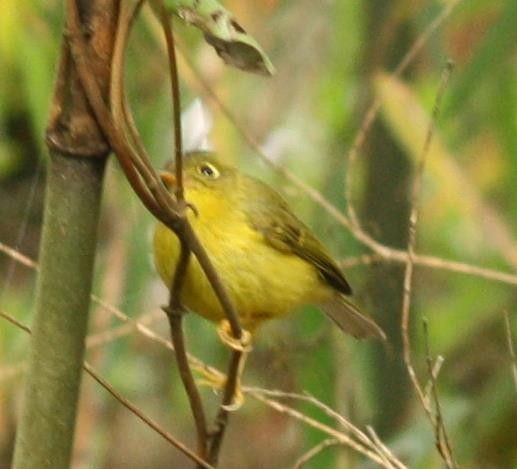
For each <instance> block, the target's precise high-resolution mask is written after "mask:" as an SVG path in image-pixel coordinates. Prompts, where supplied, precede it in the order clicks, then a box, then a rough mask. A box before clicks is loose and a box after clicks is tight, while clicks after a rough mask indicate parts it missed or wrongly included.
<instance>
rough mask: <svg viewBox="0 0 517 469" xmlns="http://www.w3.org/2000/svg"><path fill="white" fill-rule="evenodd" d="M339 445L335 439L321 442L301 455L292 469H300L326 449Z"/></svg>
mask: <svg viewBox="0 0 517 469" xmlns="http://www.w3.org/2000/svg"><path fill="white" fill-rule="evenodd" d="M339 445H341V442H340V441H339V440H336V439H335V438H328V439H326V440H323V441H322V442H321V443H320V444H318V445H316V446H314V447H313V448H311V449H310V450H309V451H307V452H306V453H304V454H302V455H301V456H300V457H299V458H298V459H297V460H296V461H295V463H294V464H293V469H300V468H302V467H303V466H305V464H307V463H308V462H309V461H310V460H311V459H314V458H315V457H316V456H318V454H320V453H321V452H322V451H324V450H326V449H327V448H331V447H332V446H339Z"/></svg>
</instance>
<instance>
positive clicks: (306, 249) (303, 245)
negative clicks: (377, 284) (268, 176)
mask: <svg viewBox="0 0 517 469" xmlns="http://www.w3.org/2000/svg"><path fill="white" fill-rule="evenodd" d="M254 182H255V183H257V184H260V186H261V187H260V190H257V191H253V192H254V195H256V197H259V198H260V200H257V199H256V198H255V199H253V198H252V200H248V201H246V203H247V204H249V206H248V210H247V213H248V214H249V223H250V224H251V225H252V226H253V228H255V229H256V230H257V231H259V232H260V233H262V234H263V235H264V239H265V240H266V241H267V242H268V243H269V244H270V245H271V246H272V247H274V248H275V249H278V250H279V251H282V252H287V253H292V254H294V255H296V256H298V257H300V258H302V259H304V260H306V261H307V262H309V263H311V264H312V265H313V266H314V267H315V268H316V269H317V270H318V272H319V274H320V275H321V277H322V278H323V280H324V281H325V282H327V283H328V284H329V285H330V286H331V287H333V288H335V289H336V290H337V291H339V292H341V293H343V294H345V295H351V294H352V289H351V288H350V285H349V284H348V282H347V281H346V279H345V277H344V276H343V274H342V273H341V271H340V270H339V267H338V266H337V265H336V263H335V262H334V261H333V260H332V258H331V257H330V255H329V254H328V253H327V250H326V249H325V247H324V246H323V245H322V244H321V242H320V241H319V240H318V239H317V238H316V237H315V236H314V235H313V234H312V232H311V230H310V229H309V228H308V227H307V226H305V225H304V224H303V223H302V222H301V221H300V220H299V219H298V218H296V216H295V215H294V214H293V213H292V212H291V210H290V209H289V206H288V205H287V203H286V202H285V201H284V200H283V199H282V198H281V197H280V196H279V195H278V194H277V193H276V192H274V191H272V190H271V189H270V188H269V187H268V186H266V185H263V184H261V183H260V182H259V181H254Z"/></svg>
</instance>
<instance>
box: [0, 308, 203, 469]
mask: <svg viewBox="0 0 517 469" xmlns="http://www.w3.org/2000/svg"><path fill="white" fill-rule="evenodd" d="M0 317H2V318H4V319H6V320H7V321H9V322H10V323H11V324H14V325H15V326H16V327H18V328H19V329H21V330H23V331H25V332H26V333H28V334H31V329H30V328H29V327H28V326H26V325H25V324H23V323H22V322H20V321H18V320H17V319H16V318H14V317H13V316H11V315H10V314H7V313H6V312H5V311H1V310H0ZM83 369H84V370H85V371H86V372H87V373H88V374H89V375H90V376H91V377H92V378H93V379H95V381H97V382H98V383H99V384H100V385H101V386H102V387H103V388H104V389H105V390H106V391H108V392H109V393H110V394H111V395H112V396H113V397H114V398H115V399H116V400H117V401H118V402H120V403H121V404H122V405H123V406H124V407H125V408H126V409H128V410H129V411H130V412H131V413H132V414H133V415H135V416H136V417H138V418H139V419H140V420H141V421H142V422H144V423H145V424H146V425H147V426H148V427H150V428H152V429H153V430H154V431H155V432H156V433H158V434H159V435H160V436H162V437H163V438H164V439H165V440H167V441H168V442H169V443H170V444H172V445H173V446H175V447H176V448H177V449H178V450H180V451H181V452H182V453H183V454H185V455H186V456H187V457H189V458H190V459H192V460H193V461H195V462H196V463H198V464H199V465H200V466H201V467H205V468H208V469H210V468H213V466H211V465H210V464H208V463H207V462H206V461H204V460H203V459H202V458H200V457H199V456H198V455H197V454H195V453H194V452H193V451H192V450H190V449H189V448H188V447H187V446H185V445H184V444H183V443H182V442H181V441H179V440H177V439H176V438H175V437H174V436H173V435H171V434H170V433H169V432H168V431H166V430H164V429H163V428H162V427H161V426H160V425H159V424H158V423H156V422H155V421H154V420H152V419H151V418H149V417H148V416H147V415H145V414H144V412H142V411H141V410H140V409H139V408H138V407H137V406H136V405H135V404H133V403H132V402H131V401H130V400H129V399H127V398H126V397H124V396H123V395H122V394H120V393H119V392H118V391H117V390H116V389H115V388H114V387H113V386H111V384H109V383H108V382H107V381H106V380H105V379H104V378H102V377H101V376H100V375H99V374H98V372H97V371H96V370H95V369H94V368H93V367H92V366H91V365H90V364H89V363H88V362H86V361H85V362H84V363H83Z"/></svg>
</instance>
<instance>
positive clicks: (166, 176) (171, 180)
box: [158, 171, 176, 188]
mask: <svg viewBox="0 0 517 469" xmlns="http://www.w3.org/2000/svg"><path fill="white" fill-rule="evenodd" d="M158 175H159V176H160V179H161V180H162V182H163V184H165V187H167V188H171V187H173V188H174V187H176V175H175V174H174V173H171V172H169V171H160V172H159V173H158Z"/></svg>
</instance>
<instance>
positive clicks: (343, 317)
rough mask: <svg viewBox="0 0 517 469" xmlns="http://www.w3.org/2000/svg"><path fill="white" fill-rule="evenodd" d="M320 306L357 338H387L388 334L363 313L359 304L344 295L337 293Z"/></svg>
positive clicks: (343, 329) (344, 329)
mask: <svg viewBox="0 0 517 469" xmlns="http://www.w3.org/2000/svg"><path fill="white" fill-rule="evenodd" d="M320 306H321V308H322V309H323V311H324V312H325V313H326V314H327V316H328V317H329V318H330V319H332V320H333V321H334V322H335V323H336V324H337V325H338V326H339V328H340V329H341V330H342V331H344V332H346V333H347V334H350V335H352V336H354V337H355V338H356V339H378V340H386V334H385V333H384V331H383V330H382V329H381V328H380V327H379V326H378V325H377V324H376V323H375V321H373V319H370V318H369V317H368V316H366V315H364V314H363V313H361V312H360V311H359V309H358V308H357V306H355V305H354V304H352V303H351V302H350V300H348V299H347V298H345V297H344V296H343V295H339V294H338V295H335V296H334V297H333V298H332V299H330V300H327V301H325V302H324V303H321V304H320Z"/></svg>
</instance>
